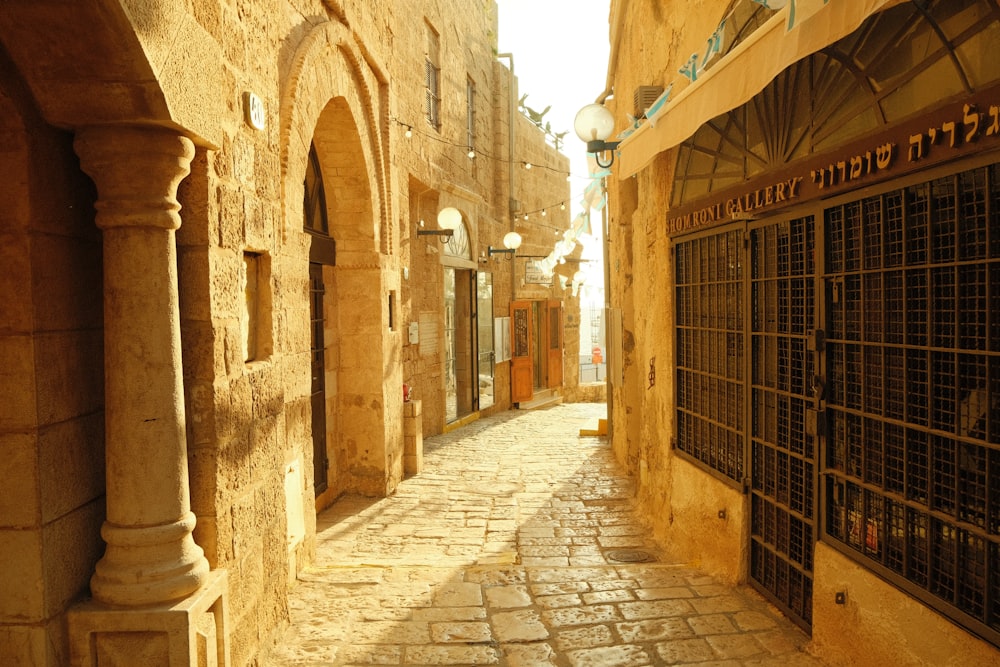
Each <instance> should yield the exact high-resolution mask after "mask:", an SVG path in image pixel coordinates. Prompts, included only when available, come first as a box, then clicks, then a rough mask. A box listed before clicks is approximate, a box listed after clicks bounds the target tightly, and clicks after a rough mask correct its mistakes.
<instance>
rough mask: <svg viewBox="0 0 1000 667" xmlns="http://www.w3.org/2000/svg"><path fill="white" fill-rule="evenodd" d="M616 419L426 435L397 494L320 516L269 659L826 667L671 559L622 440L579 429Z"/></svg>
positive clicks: (745, 591)
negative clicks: (418, 464) (655, 533)
mask: <svg viewBox="0 0 1000 667" xmlns="http://www.w3.org/2000/svg"><path fill="white" fill-rule="evenodd" d="M604 413H605V406H604V405H603V404H570V405H559V406H555V407H552V408H548V409H546V410H540V411H534V412H518V411H514V412H507V413H503V414H500V415H496V416H493V417H489V418H484V419H481V420H479V421H477V422H474V423H472V424H470V425H468V426H465V427H462V428H460V429H458V430H456V431H453V432H451V433H447V434H444V435H439V436H434V437H431V438H426V439H425V440H424V467H423V471H422V472H421V473H419V474H418V475H414V476H412V477H410V478H408V479H406V480H405V481H404V482H403V483H402V484H401V485H400V487H399V489H398V491H397V492H396V493H395V494H394V495H393V496H392V497H391V498H385V499H380V500H376V499H370V498H358V497H347V498H343V499H341V500H339V501H338V502H336V503H335V504H334V505H333V506H332V507H331V508H329V509H328V510H326V511H324V512H323V513H321V514H320V516H319V519H318V526H317V533H318V535H317V541H318V546H317V559H316V563H315V565H314V566H312V567H310V568H308V569H307V570H305V571H304V572H303V573H301V575H300V577H299V581H298V582H297V584H296V585H295V587H294V588H293V589H292V592H291V600H290V613H291V621H292V624H291V626H290V628H289V629H288V632H287V633H286V635H285V637H284V641H283V642H282V644H281V645H280V646H277V647H275V648H274V650H273V651H272V652H271V655H270V656H268V657H267V658H265V659H264V660H263V664H264V665H267V666H270V667H281V666H285V665H337V666H348V665H352V666H353V665H463V666H466V665H501V666H504V665H505V666H507V667H544V666H558V667H643V666H652V665H687V664H699V665H713V666H726V667H729V666H733V667H736V666H741V665H745V666H751V665H774V666H778V665H781V666H785V665H804V666H805V665H810V666H812V665H821V664H822V663H821V662H819V661H817V660H816V659H815V658H813V657H811V656H809V655H808V654H807V653H805V652H804V650H803V647H804V646H805V645H806V644H807V642H808V637H807V636H806V635H805V634H804V633H803V632H802V631H801V630H800V629H799V628H797V627H796V626H794V625H793V624H791V623H790V622H789V621H788V620H787V619H785V618H784V617H783V616H782V615H781V614H780V613H779V612H778V611H777V610H775V609H774V608H773V607H771V606H770V605H769V604H767V603H766V602H765V601H764V600H763V599H762V598H761V597H759V596H758V595H757V594H756V593H755V592H754V591H752V590H751V589H749V588H748V587H745V586H743V587H730V586H723V585H720V584H719V583H717V582H716V581H714V580H713V579H712V578H710V577H708V576H705V575H704V574H702V573H700V572H699V571H698V570H696V569H693V568H691V567H689V566H685V565H681V564H675V563H670V562H668V561H666V560H665V556H664V555H663V552H662V551H661V549H660V548H659V547H658V546H657V544H656V543H655V542H654V541H653V540H652V538H651V536H650V531H649V530H648V528H647V527H646V525H645V524H644V523H643V521H642V520H641V518H640V517H639V516H638V515H637V514H636V512H635V508H634V504H633V493H634V487H633V484H632V482H631V481H630V480H629V478H628V477H626V476H625V475H624V473H623V472H622V471H621V469H620V467H619V466H618V465H617V464H616V462H615V460H614V456H613V454H612V453H611V449H610V447H609V445H608V443H607V440H606V439H605V438H598V437H588V436H580V434H579V432H580V429H581V428H584V429H596V428H597V420H598V418H599V417H603V416H604ZM644 556H648V560H646V561H645V562H639V559H641V558H643V557H644Z"/></svg>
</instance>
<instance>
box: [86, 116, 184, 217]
mask: <svg viewBox="0 0 1000 667" xmlns="http://www.w3.org/2000/svg"><path fill="white" fill-rule="evenodd" d="M73 146H74V149H75V150H76V153H77V155H79V156H80V167H81V169H83V171H84V172H85V173H86V174H87V175H88V176H90V178H91V179H92V180H93V181H94V184H95V185H97V193H98V201H97V203H96V204H95V208H96V209H97V219H96V223H97V226H98V227H100V228H101V229H108V228H111V227H158V228H161V229H171V230H176V229H177V228H179V227H180V225H181V217H180V214H179V211H180V208H181V206H180V203H179V202H178V201H177V186H178V185H179V184H180V182H181V181H182V180H183V179H184V177H185V176H187V175H188V173H189V172H190V168H191V159H192V158H193V157H194V152H195V150H194V143H193V142H192V141H191V140H190V139H188V138H187V137H185V136H182V135H181V134H179V133H178V132H177V131H176V130H170V129H167V128H163V127H157V126H148V127H144V126H134V125H100V126H91V127H84V128H82V129H80V130H78V131H77V133H76V140H75V141H74V144H73Z"/></svg>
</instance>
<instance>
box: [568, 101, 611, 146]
mask: <svg viewBox="0 0 1000 667" xmlns="http://www.w3.org/2000/svg"><path fill="white" fill-rule="evenodd" d="M614 129H615V117H614V116H613V115H612V114H611V112H610V111H608V110H607V108H605V106H604V105H603V104H588V105H587V106H585V107H583V108H582V109H580V110H579V111H577V112H576V118H575V119H574V120H573V130H574V131H575V132H576V136H578V137H580V141H585V142H591V141H604V140H606V139H607V138H608V137H610V136H611V133H612V132H614Z"/></svg>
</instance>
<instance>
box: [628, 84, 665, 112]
mask: <svg viewBox="0 0 1000 667" xmlns="http://www.w3.org/2000/svg"><path fill="white" fill-rule="evenodd" d="M662 94H663V86H639V87H638V88H636V89H635V95H634V96H633V98H632V99H633V101H634V105H635V114H634V115H635V117H636V118H641V117H642V116H643V115H644V114H645V113H646V109H648V108H649V107H651V106H653V102H655V101H656V100H657V98H659V96H660V95H662Z"/></svg>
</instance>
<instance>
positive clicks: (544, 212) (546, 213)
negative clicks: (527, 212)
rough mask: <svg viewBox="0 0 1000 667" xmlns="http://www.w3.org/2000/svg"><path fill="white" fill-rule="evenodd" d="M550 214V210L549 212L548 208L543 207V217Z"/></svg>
mask: <svg viewBox="0 0 1000 667" xmlns="http://www.w3.org/2000/svg"><path fill="white" fill-rule="evenodd" d="M548 214H549V212H548V211H546V210H545V209H544V208H543V209H542V217H543V218H544V217H545V216H547V215H548Z"/></svg>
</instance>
